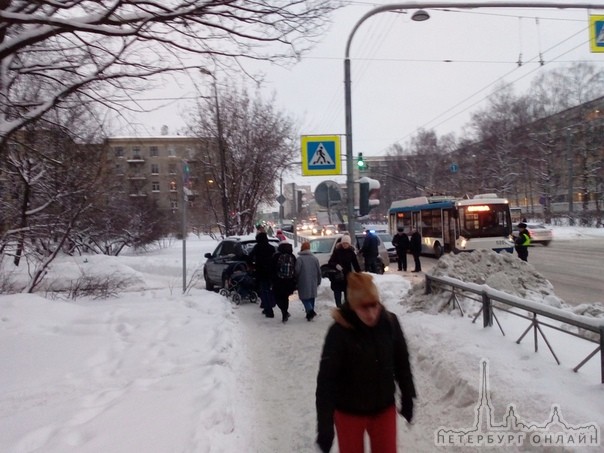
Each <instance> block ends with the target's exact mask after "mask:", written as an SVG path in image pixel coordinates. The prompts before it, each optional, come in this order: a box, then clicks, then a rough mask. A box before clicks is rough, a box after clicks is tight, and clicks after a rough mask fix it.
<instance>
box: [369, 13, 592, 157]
mask: <svg viewBox="0 0 604 453" xmlns="http://www.w3.org/2000/svg"><path fill="white" fill-rule="evenodd" d="M507 17H511V16H507ZM585 29H586V27H585V28H583V29H581V30H579V31H578V32H576V33H573V34H571V35H570V36H568V37H567V38H565V39H563V40H562V41H559V42H558V43H556V44H554V45H552V46H551V47H550V48H549V49H548V50H546V52H549V51H550V50H553V49H556V48H558V47H560V46H561V45H562V44H564V43H566V42H567V41H569V40H570V39H572V38H574V37H575V36H577V35H578V34H580V33H584V32H585ZM585 43H586V41H585V42H581V43H579V44H578V45H577V46H575V47H573V48H572V49H569V50H567V51H565V52H563V53H562V54H559V55H557V56H556V57H553V58H551V59H550V63H551V62H553V61H558V59H559V58H560V57H562V56H564V55H566V54H568V53H570V52H572V51H573V50H575V49H577V48H579V47H580V46H582V45H585ZM539 49H540V46H539ZM542 57H543V54H542V53H541V52H540V53H539V55H538V56H534V57H532V58H530V59H529V60H527V62H526V63H530V62H533V61H535V60H537V58H539V59H540V60H538V61H539V62H540V63H541V60H542ZM544 64H546V63H545V62H544V63H543V65H544ZM543 65H542V64H540V66H538V67H537V68H535V69H532V70H530V71H529V72H527V73H526V74H523V75H521V76H520V77H518V78H517V79H515V80H513V81H511V82H509V83H507V84H504V85H503V87H502V88H501V89H503V88H504V87H507V86H509V85H513V84H515V83H517V82H518V81H520V80H522V79H524V78H526V77H528V76H529V75H531V74H532V73H534V72H536V71H538V70H539V69H540V67H541V66H543ZM518 69H519V67H516V68H514V69H513V70H511V71H508V72H506V73H505V74H503V75H501V76H499V77H498V78H497V79H495V80H494V81H492V82H489V83H488V84H486V85H485V86H483V87H481V88H480V89H479V90H477V91H476V92H474V93H473V94H471V95H470V96H468V97H466V98H465V99H463V100H462V101H460V102H458V103H456V104H455V105H454V106H452V107H450V108H448V109H447V110H445V111H444V112H442V113H440V114H439V115H437V116H436V117H435V118H433V119H431V120H430V121H427V122H426V123H424V124H422V125H421V126H419V127H418V128H416V129H415V130H414V131H412V132H410V133H408V134H406V135H405V136H404V137H401V138H399V139H397V140H395V141H394V142H393V143H392V144H390V145H388V146H387V147H385V148H383V149H382V150H380V151H379V152H383V151H384V150H387V149H389V148H391V147H392V146H393V145H394V144H397V143H400V142H401V141H404V140H407V139H409V138H410V137H412V136H413V135H414V134H415V133H416V132H417V131H418V130H420V129H423V128H426V127H428V125H431V126H430V127H432V128H435V127H438V126H440V125H442V124H444V123H446V122H447V121H450V120H451V119H453V118H455V117H457V116H459V115H461V114H463V113H465V112H467V111H468V110H470V109H471V108H473V107H475V106H476V105H478V104H480V103H481V102H483V101H484V100H486V99H488V98H489V97H490V96H492V95H493V94H495V93H496V92H498V91H499V90H497V91H495V92H491V93H489V94H488V95H487V96H484V97H481V98H480V99H478V100H477V101H475V102H473V103H471V104H469V105H468V106H466V107H465V108H463V109H462V110H461V111H458V112H456V113H455V114H453V115H451V116H448V117H446V118H445V119H443V120H442V121H440V122H438V123H436V124H432V123H434V121H436V120H438V119H439V118H442V117H443V116H444V115H446V114H447V113H449V112H451V111H452V110H454V109H456V108H457V107H459V106H460V105H462V104H464V103H465V102H467V101H468V100H470V99H473V98H474V97H475V96H477V95H478V94H480V93H482V92H484V91H485V90H486V89H488V88H490V87H493V86H495V85H497V84H498V83H499V82H501V81H502V80H504V79H505V78H507V77H508V76H510V75H511V74H513V73H514V72H517V70H518Z"/></svg>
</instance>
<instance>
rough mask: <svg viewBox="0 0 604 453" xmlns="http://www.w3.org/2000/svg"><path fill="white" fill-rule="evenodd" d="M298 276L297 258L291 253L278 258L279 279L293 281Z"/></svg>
mask: <svg viewBox="0 0 604 453" xmlns="http://www.w3.org/2000/svg"><path fill="white" fill-rule="evenodd" d="M295 275H296V257H295V256H294V255H292V254H291V253H281V254H280V255H279V257H278V258H277V278H280V279H282V280H291V279H293V278H294V277H295Z"/></svg>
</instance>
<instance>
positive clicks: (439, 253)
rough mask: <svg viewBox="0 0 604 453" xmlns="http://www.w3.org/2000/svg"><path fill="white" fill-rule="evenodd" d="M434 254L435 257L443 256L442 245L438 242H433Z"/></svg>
mask: <svg viewBox="0 0 604 453" xmlns="http://www.w3.org/2000/svg"><path fill="white" fill-rule="evenodd" d="M434 256H435V257H436V258H440V257H441V256H443V246H442V245H440V243H438V242H437V243H436V244H434Z"/></svg>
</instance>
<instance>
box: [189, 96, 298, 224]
mask: <svg viewBox="0 0 604 453" xmlns="http://www.w3.org/2000/svg"><path fill="white" fill-rule="evenodd" d="M216 97H217V98H218V99H205V100H202V102H200V104H199V107H198V111H197V112H196V113H195V114H194V115H193V121H192V123H191V124H190V128H191V130H192V131H193V133H194V134H195V135H197V136H199V137H202V138H206V139H207V138H208V137H212V138H214V139H215V140H214V143H215V145H214V146H205V147H203V148H202V149H201V151H200V158H199V161H200V164H201V166H202V168H203V169H204V171H206V172H210V174H209V176H210V178H211V179H212V181H214V182H215V183H214V184H217V186H218V190H219V191H221V194H222V196H224V197H226V200H225V201H226V203H227V206H226V210H227V215H229V216H230V219H229V220H230V222H229V223H230V224H231V225H233V226H234V228H233V230H234V231H235V232H237V233H243V232H244V231H246V230H248V229H250V228H251V227H252V224H253V221H254V218H255V217H256V212H257V210H258V206H259V205H260V204H261V203H272V202H273V201H274V199H275V196H276V186H275V182H276V181H277V180H278V175H279V172H280V170H281V169H283V168H285V167H286V166H287V164H288V163H290V162H291V161H292V158H293V156H294V154H295V152H296V146H295V143H296V136H295V134H294V127H293V123H292V122H291V120H290V119H289V118H287V117H286V116H285V115H284V114H283V113H281V112H279V111H276V110H275V108H274V102H272V101H264V100H262V99H261V98H260V97H259V96H258V95H257V96H256V97H253V98H252V97H251V96H250V95H249V93H248V92H247V91H238V90H236V89H225V90H223V91H222V92H221V93H220V94H218V93H216ZM215 101H218V102H215ZM219 124H220V125H221V128H220V129H221V130H220V131H219V127H218V125H219ZM206 142H207V140H206ZM216 143H221V144H222V145H221V146H217V145H216ZM221 152H224V154H225V155H224V166H223V161H222V160H221V156H220V153H221ZM223 176H224V178H223ZM207 197H208V198H207V204H208V205H210V206H212V207H214V210H215V212H216V208H215V206H216V202H217V200H216V192H208V193H207ZM217 211H218V212H221V210H220V209H217ZM219 219H220V221H221V220H222V216H219V217H218V219H217V220H219Z"/></svg>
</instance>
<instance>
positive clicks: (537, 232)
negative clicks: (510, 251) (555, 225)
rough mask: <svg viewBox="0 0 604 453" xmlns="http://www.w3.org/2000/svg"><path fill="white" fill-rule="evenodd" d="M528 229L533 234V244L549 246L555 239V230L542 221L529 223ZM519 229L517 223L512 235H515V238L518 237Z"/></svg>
mask: <svg viewBox="0 0 604 453" xmlns="http://www.w3.org/2000/svg"><path fill="white" fill-rule="evenodd" d="M526 229H527V230H528V232H529V234H530V235H531V244H543V245H544V246H546V247H547V246H548V245H549V244H550V242H552V240H553V239H554V232H553V230H552V229H551V228H548V227H546V226H545V225H543V224H541V223H527V224H526ZM518 231H519V230H518V226H517V225H515V226H514V228H513V230H512V236H514V239H515V238H517V237H518Z"/></svg>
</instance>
